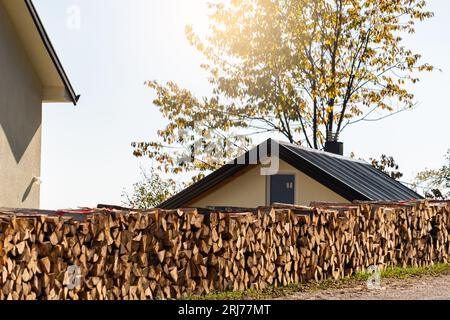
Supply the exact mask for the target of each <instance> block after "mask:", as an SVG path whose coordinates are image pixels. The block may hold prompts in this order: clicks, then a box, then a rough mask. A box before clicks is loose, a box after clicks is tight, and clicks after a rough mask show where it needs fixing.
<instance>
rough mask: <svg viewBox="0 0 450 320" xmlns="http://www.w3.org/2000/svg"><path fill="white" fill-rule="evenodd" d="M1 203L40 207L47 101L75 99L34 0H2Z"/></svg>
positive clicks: (2, 205) (71, 101)
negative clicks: (42, 139)
mask: <svg viewBox="0 0 450 320" xmlns="http://www.w3.org/2000/svg"><path fill="white" fill-rule="evenodd" d="M0 43H1V45H0V207H15V208H24V207H28V208H38V207H39V181H40V165H41V124H42V103H43V102H46V103H48V102H69V103H73V104H76V103H77V101H78V99H79V96H78V95H77V94H76V93H75V91H74V89H73V87H72V85H71V83H70V81H69V78H68V77H67V74H66V72H65V71H64V68H63V66H62V64H61V62H60V60H59V58H58V56H57V54H56V51H55V49H54V47H53V45H52V43H51V42H50V39H49V37H48V34H47V32H46V31H45V29H44V26H43V25H42V21H41V19H40V18H39V16H38V14H37V11H36V8H35V7H34V5H33V3H32V1H31V0H0Z"/></svg>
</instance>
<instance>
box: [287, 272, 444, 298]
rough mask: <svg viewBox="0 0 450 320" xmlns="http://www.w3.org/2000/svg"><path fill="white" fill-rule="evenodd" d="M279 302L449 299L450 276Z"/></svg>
mask: <svg viewBox="0 0 450 320" xmlns="http://www.w3.org/2000/svg"><path fill="white" fill-rule="evenodd" d="M282 300H450V275H447V274H446V275H440V276H422V277H414V278H407V279H382V281H381V289H372V290H369V289H367V285H366V283H365V282H358V283H352V284H343V285H341V287H339V288H332V289H323V290H314V291H306V292H298V293H295V294H293V295H291V296H287V297H284V298H282Z"/></svg>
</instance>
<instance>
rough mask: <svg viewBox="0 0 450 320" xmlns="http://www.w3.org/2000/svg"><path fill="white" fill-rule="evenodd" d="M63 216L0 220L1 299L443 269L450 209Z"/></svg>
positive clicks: (404, 206) (0, 216)
mask: <svg viewBox="0 0 450 320" xmlns="http://www.w3.org/2000/svg"><path fill="white" fill-rule="evenodd" d="M0 212H1V211H0ZM69 213H70V212H69ZM69 215H70V217H69V216H67V215H62V216H56V215H52V214H48V213H46V214H42V213H35V214H30V213H27V214H20V213H19V212H13V213H11V212H4V213H0V299H14V300H18V299H86V300H92V299H172V298H181V297H184V296H188V295H201V294H207V293H209V292H215V291H231V290H234V291H236V290H245V289H248V288H254V289H263V288H266V287H267V286H285V285H289V284H292V283H298V282H301V281H308V280H312V279H315V280H321V279H327V278H335V279H338V278H341V277H345V276H349V275H352V274H354V273H356V272H359V271H364V270H365V269H366V268H368V267H369V266H378V267H380V268H387V267H390V266H424V265H430V264H433V263H436V262H448V261H449V250H450V238H449V235H448V231H449V230H450V202H449V201H447V202H445V201H442V202H436V201H435V202H428V201H411V202H403V203H354V204H329V203H314V204H312V207H298V206H287V205H274V206H273V207H271V208H268V207H261V208H258V209H257V210H250V209H249V210H248V212H242V213H229V212H228V213H223V212H212V211H205V210H195V209H180V210H170V211H164V210H156V209H155V210H151V211H148V212H134V211H125V210H119V209H114V210H112V209H97V210H93V211H90V214H89V215H88V216H86V217H81V218H80V217H78V218H77V215H76V214H69Z"/></svg>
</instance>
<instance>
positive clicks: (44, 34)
mask: <svg viewBox="0 0 450 320" xmlns="http://www.w3.org/2000/svg"><path fill="white" fill-rule="evenodd" d="M24 1H25V4H26V6H27V8H28V11H29V13H30V15H31V17H32V19H33V22H34V24H35V26H36V29H37V30H38V32H39V35H40V36H41V39H42V41H43V43H44V46H45V48H46V49H47V52H48V54H49V55H50V58H51V59H52V61H53V64H54V65H55V68H56V69H57V71H58V74H59V76H60V77H61V80H62V82H63V83H64V86H65V88H66V91H67V93H68V94H69V96H70V99H71V101H72V102H73V104H74V105H76V104H77V102H78V100H79V99H80V95H77V94H76V93H75V90H74V89H73V87H72V84H71V83H70V80H69V77H68V76H67V74H66V72H65V71H64V68H63V66H62V64H61V61H60V60H59V58H58V55H57V54H56V51H55V49H54V47H53V45H52V43H51V41H50V38H49V36H48V34H47V31H45V28H44V25H43V24H42V21H41V18H40V17H39V15H38V13H37V10H36V8H35V6H34V4H33V2H32V0H24Z"/></svg>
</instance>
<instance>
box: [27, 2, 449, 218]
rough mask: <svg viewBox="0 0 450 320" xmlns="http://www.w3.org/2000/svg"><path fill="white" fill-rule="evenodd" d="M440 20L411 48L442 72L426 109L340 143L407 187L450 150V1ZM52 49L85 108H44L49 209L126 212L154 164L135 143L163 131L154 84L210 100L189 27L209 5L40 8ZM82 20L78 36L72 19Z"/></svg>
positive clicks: (421, 93)
mask: <svg viewBox="0 0 450 320" xmlns="http://www.w3.org/2000/svg"><path fill="white" fill-rule="evenodd" d="M428 2H429V9H430V10H431V11H434V12H435V15H436V16H435V18H434V19H432V20H429V21H427V22H425V23H423V24H420V25H419V26H418V30H417V33H416V34H415V35H413V36H412V37H409V38H408V39H407V45H408V46H409V47H410V48H412V49H414V50H416V51H417V50H419V51H420V52H421V53H422V54H423V56H424V58H425V60H426V61H427V62H430V63H431V64H434V65H435V66H437V67H438V68H441V69H442V72H439V71H436V72H434V73H432V74H427V75H425V76H424V77H423V80H422V82H421V83H419V84H418V85H416V87H414V89H413V92H414V93H415V94H416V98H417V101H418V102H419V106H418V108H416V109H415V110H413V111H409V112H405V113H402V114H400V115H398V116H394V117H391V118H388V119H385V120H383V121H382V122H370V123H369V122H363V123H359V124H356V125H354V126H353V127H351V128H350V127H349V128H348V129H346V131H345V132H344V134H343V135H342V137H341V140H343V141H344V142H345V152H346V154H348V153H350V152H352V151H353V152H354V153H356V155H357V156H358V157H362V158H366V159H367V158H369V157H377V158H378V157H379V156H380V155H381V154H382V153H385V154H388V155H392V156H394V158H395V159H396V160H397V162H398V163H399V165H400V168H401V170H402V171H403V172H404V173H405V177H404V178H403V180H405V181H409V180H410V179H411V178H412V177H413V176H414V174H415V173H416V172H417V171H419V170H422V169H424V168H425V167H428V168H431V167H436V166H440V165H441V164H442V163H443V156H444V154H445V152H446V150H447V149H448V148H450V141H449V140H450V139H449V119H450V108H449V104H450V102H449V98H448V93H449V91H450V59H449V57H450V32H449V30H450V19H448V17H449V16H450V1H442V0H429V1H428ZM34 3H35V5H36V7H37V9H38V11H39V13H40V16H41V18H42V20H43V22H44V25H45V26H46V29H47V32H48V34H49V35H50V38H51V39H52V42H53V45H54V46H55V48H56V51H57V52H58V55H59V57H60V59H61V60H62V62H63V65H64V67H65V69H66V72H67V73H68V75H69V78H70V79H71V81H72V84H73V86H74V87H75V90H76V91H77V93H79V94H81V99H80V103H79V105H78V106H77V107H74V106H72V105H70V104H47V105H45V106H44V119H43V142H42V180H43V184H42V186H41V207H42V208H47V209H57V208H76V207H80V206H96V205H97V204H98V203H108V204H118V205H120V204H121V201H122V197H121V194H122V192H123V191H124V189H125V188H127V189H129V188H130V187H131V185H132V184H133V183H134V182H136V181H138V180H139V178H140V167H141V166H144V167H145V166H147V167H148V166H149V165H150V162H149V160H138V159H136V158H134V157H133V155H132V151H133V149H132V148H131V145H130V144H131V142H133V141H144V140H150V139H152V138H155V136H156V130H158V129H160V128H162V127H163V126H164V122H163V118H162V117H161V115H159V112H158V110H157V109H156V108H155V107H153V106H152V92H151V91H150V90H149V89H148V88H146V87H145V86H144V81H146V80H159V81H161V82H164V81H168V80H173V81H175V82H177V83H179V84H180V85H181V86H183V87H187V88H189V89H191V90H193V91H194V92H196V93H197V94H199V95H201V94H206V93H207V92H209V88H208V84H207V82H206V80H205V74H204V73H203V72H202V71H201V69H200V68H199V64H200V63H201V59H200V56H199V55H198V54H197V53H196V51H195V50H194V49H193V48H191V47H190V46H189V44H188V42H187V41H186V39H185V35H184V27H185V25H186V24H193V25H194V28H195V29H200V30H202V29H205V28H206V26H207V17H206V15H207V7H206V1H204V0H34ZM77 11H79V12H80V18H81V19H80V25H79V27H78V28H77V27H75V28H74V27H73V26H74V24H73V23H74V22H75V26H76V19H75V20H73V19H70V17H73V15H72V14H73V13H76V12H77Z"/></svg>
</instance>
